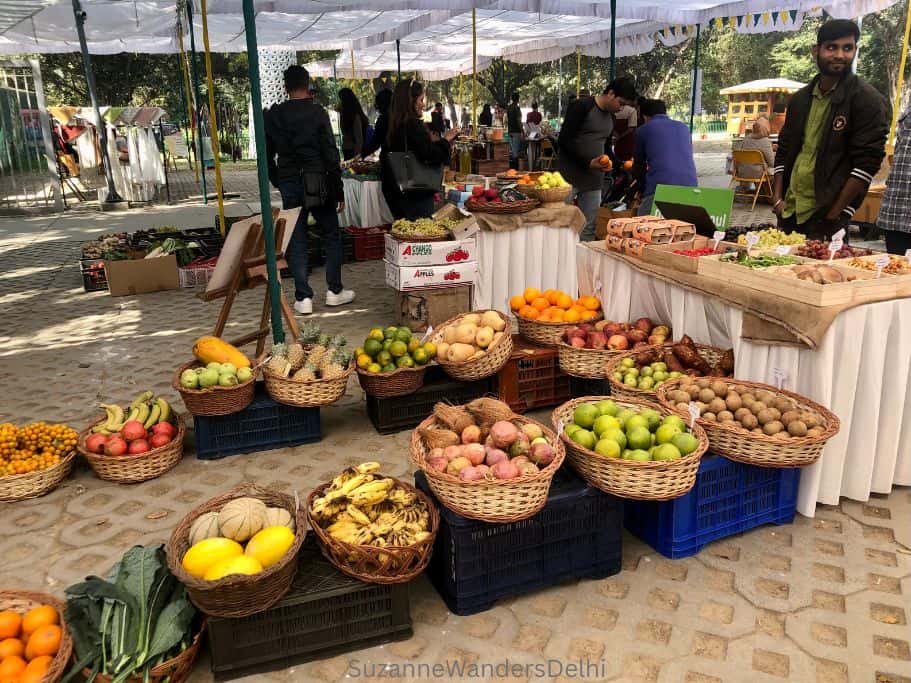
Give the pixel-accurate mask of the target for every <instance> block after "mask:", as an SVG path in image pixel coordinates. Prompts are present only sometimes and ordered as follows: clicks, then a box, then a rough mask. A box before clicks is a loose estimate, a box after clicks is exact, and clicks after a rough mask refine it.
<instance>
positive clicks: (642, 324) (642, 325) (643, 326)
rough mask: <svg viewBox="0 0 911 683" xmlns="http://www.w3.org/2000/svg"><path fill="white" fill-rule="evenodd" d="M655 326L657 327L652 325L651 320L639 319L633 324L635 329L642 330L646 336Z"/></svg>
mask: <svg viewBox="0 0 911 683" xmlns="http://www.w3.org/2000/svg"><path fill="white" fill-rule="evenodd" d="M654 326H655V325H654V323H652V321H651V319H650V318H639V319H638V320H637V321H636V322H634V323H633V327H635V328H636V329H637V330H642V331H643V332H645V334H646V335H648V333H649V332H651V331H652V328H653V327H654Z"/></svg>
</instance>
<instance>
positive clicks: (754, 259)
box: [720, 251, 797, 268]
mask: <svg viewBox="0 0 911 683" xmlns="http://www.w3.org/2000/svg"><path fill="white" fill-rule="evenodd" d="M720 260H721V261H724V262H725V263H736V264H737V265H739V266H746V267H747V268H768V267H770V266H790V265H792V264H794V263H797V260H796V259H795V258H794V257H793V256H750V255H749V254H748V253H747V252H745V251H732V252H730V253H727V254H725V255H724V256H722V257H721V259H720Z"/></svg>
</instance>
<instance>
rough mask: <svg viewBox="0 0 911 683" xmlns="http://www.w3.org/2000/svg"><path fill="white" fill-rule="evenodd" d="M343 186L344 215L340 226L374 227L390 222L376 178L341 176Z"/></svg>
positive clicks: (390, 215) (389, 215) (387, 208)
mask: <svg viewBox="0 0 911 683" xmlns="http://www.w3.org/2000/svg"><path fill="white" fill-rule="evenodd" d="M342 182H343V183H344V186H345V215H344V220H345V222H344V223H343V226H342V227H345V226H353V227H356V228H375V227H377V226H380V225H389V224H390V223H392V213H391V212H390V211H389V207H388V206H387V205H386V200H385V199H384V198H383V190H382V186H381V184H380V181H378V180H354V179H353V178H343V179H342Z"/></svg>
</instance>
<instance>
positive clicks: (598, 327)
mask: <svg viewBox="0 0 911 683" xmlns="http://www.w3.org/2000/svg"><path fill="white" fill-rule="evenodd" d="M610 324H611V321H610V320H599V321H598V322H596V323H595V329H596V330H598V332H603V331H604V328H605V327H607V326H608V325H610Z"/></svg>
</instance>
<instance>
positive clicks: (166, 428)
mask: <svg viewBox="0 0 911 683" xmlns="http://www.w3.org/2000/svg"><path fill="white" fill-rule="evenodd" d="M150 431H151V432H152V434H167V435H168V438H169V439H173V438H174V435H175V434H177V427H175V426H174V425H172V424H171V423H170V422H159V423H158V424H156V425H152V429H151V430H150Z"/></svg>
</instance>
